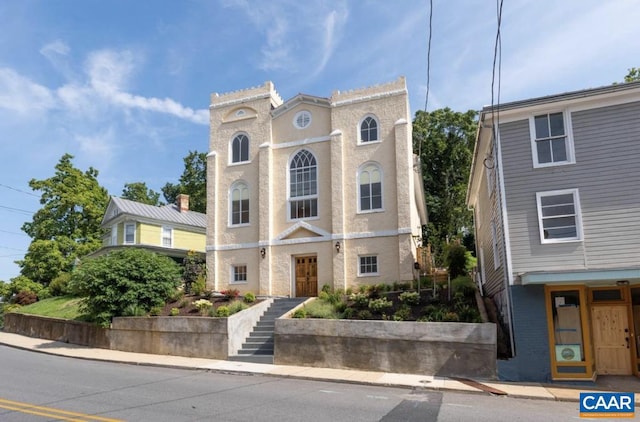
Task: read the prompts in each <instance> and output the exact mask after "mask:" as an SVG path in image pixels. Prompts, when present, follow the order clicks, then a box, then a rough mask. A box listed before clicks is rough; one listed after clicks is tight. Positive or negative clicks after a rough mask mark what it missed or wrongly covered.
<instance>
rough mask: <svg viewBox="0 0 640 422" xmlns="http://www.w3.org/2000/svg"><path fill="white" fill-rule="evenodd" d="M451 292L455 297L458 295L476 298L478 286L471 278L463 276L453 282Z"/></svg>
mask: <svg viewBox="0 0 640 422" xmlns="http://www.w3.org/2000/svg"><path fill="white" fill-rule="evenodd" d="M451 290H453V292H454V295H456V294H458V295H460V296H462V297H469V298H471V297H474V296H475V294H476V285H475V283H474V282H473V280H472V279H471V277H469V276H464V275H461V276H459V277H456V278H454V279H453V280H451Z"/></svg>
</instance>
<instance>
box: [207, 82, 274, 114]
mask: <svg viewBox="0 0 640 422" xmlns="http://www.w3.org/2000/svg"><path fill="white" fill-rule="evenodd" d="M263 98H271V103H272V105H273V107H278V106H279V105H280V104H282V103H283V101H282V97H280V94H278V92H277V91H276V89H275V86H274V85H273V82H271V81H266V82H265V83H264V84H263V85H259V86H254V87H251V88H246V89H239V90H237V91H231V92H225V93H217V92H214V93H213V94H211V104H210V106H209V108H219V107H226V106H229V105H234V104H241V103H244V102H248V101H253V100H257V99H263Z"/></svg>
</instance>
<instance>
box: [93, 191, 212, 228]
mask: <svg viewBox="0 0 640 422" xmlns="http://www.w3.org/2000/svg"><path fill="white" fill-rule="evenodd" d="M113 207H116V208H117V209H118V211H119V213H118V214H128V215H131V216H137V217H145V218H149V219H153V220H158V221H162V222H170V223H177V224H184V225H187V226H194V227H202V228H206V227H207V215H206V214H203V213H201V212H196V211H184V212H180V209H179V208H178V206H177V205H175V204H170V205H163V206H159V207H157V206H155V205H147V204H142V203H140V202H135V201H130V200H128V199H122V198H118V197H117V196H112V197H111V204H110V206H108V207H107V212H109V213H110V211H111V210H112V209H113ZM110 215H113V214H112V213H110ZM105 216H106V215H105ZM113 218H117V215H114V216H113ZM113 218H109V220H112V219H113ZM109 220H106V219H105V220H103V224H104V223H106V222H107V221H109Z"/></svg>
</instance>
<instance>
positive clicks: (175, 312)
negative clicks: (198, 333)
mask: <svg viewBox="0 0 640 422" xmlns="http://www.w3.org/2000/svg"><path fill="white" fill-rule="evenodd" d="M169 315H171V316H177V315H180V309H178V308H171V310H170V311H169Z"/></svg>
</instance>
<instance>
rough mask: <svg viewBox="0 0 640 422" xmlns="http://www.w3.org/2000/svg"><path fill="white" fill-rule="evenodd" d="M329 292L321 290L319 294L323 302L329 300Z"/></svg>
mask: <svg viewBox="0 0 640 422" xmlns="http://www.w3.org/2000/svg"><path fill="white" fill-rule="evenodd" d="M329 297H330V295H329V293H327V292H325V291H324V290H323V291H321V292H320V294H318V299H320V300H321V301H323V302H329Z"/></svg>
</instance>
